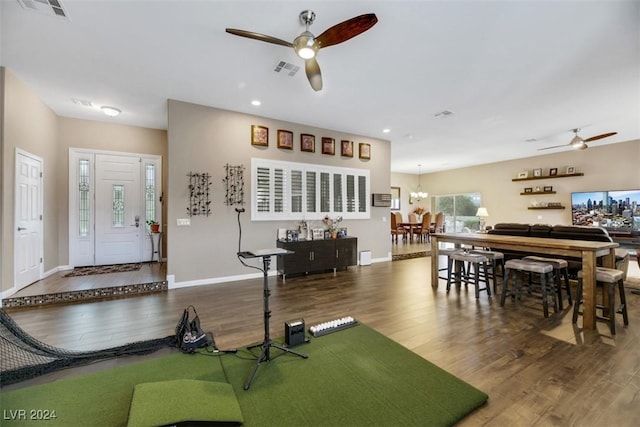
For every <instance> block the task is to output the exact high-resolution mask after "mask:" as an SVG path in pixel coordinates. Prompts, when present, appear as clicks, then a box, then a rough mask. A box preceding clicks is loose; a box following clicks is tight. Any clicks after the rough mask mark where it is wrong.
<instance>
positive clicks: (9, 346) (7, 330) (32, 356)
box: [0, 309, 175, 386]
mask: <svg viewBox="0 0 640 427" xmlns="http://www.w3.org/2000/svg"><path fill="white" fill-rule="evenodd" d="M174 343H175V337H174V336H168V337H165V338H158V339H153V340H148V341H138V342H134V343H129V344H125V345H122V346H119V347H112V348H106V349H102V350H93V351H68V350H64V349H61V348H57V347H53V346H50V345H47V344H45V343H43V342H41V341H38V340H37V339H35V338H33V337H32V336H31V335H29V334H28V333H27V332H25V331H24V330H23V329H22V328H20V327H19V326H18V325H17V324H16V323H15V322H14V321H13V319H12V318H11V317H9V315H8V314H7V313H6V312H5V311H4V310H2V309H0V386H5V385H9V384H14V383H17V382H20V381H24V380H28V379H30V378H35V377H37V376H39V375H43V374H46V373H49V372H53V371H57V370H59V369H64V368H69V367H72V366H80V365H84V364H88V363H91V362H94V361H97V360H102V359H109V358H114V357H121V356H130V355H140V354H147V353H152V352H154V351H157V350H160V349H161V348H163V347H167V346H170V345H172V344H174Z"/></svg>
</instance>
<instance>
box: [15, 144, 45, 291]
mask: <svg viewBox="0 0 640 427" xmlns="http://www.w3.org/2000/svg"><path fill="white" fill-rule="evenodd" d="M15 168H16V169H15V177H16V181H15V182H16V184H15V186H16V188H15V201H14V206H15V227H16V228H15V240H14V260H15V287H16V288H17V290H20V289H22V288H24V287H25V286H27V285H30V284H31V283H33V282H35V281H37V280H40V278H41V277H42V271H43V267H42V266H43V264H42V261H43V260H42V248H43V234H42V233H43V230H42V159H40V158H39V157H37V156H33V155H31V154H29V153H26V152H24V151H17V152H16V163H15Z"/></svg>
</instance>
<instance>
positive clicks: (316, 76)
mask: <svg viewBox="0 0 640 427" xmlns="http://www.w3.org/2000/svg"><path fill="white" fill-rule="evenodd" d="M304 70H305V71H306V72H307V79H309V84H311V87H312V88H313V90H315V91H316V92H318V91H320V90H322V74H321V73H320V65H318V61H316V58H311V59H307V60H306V61H304Z"/></svg>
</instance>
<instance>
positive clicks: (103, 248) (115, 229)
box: [95, 154, 146, 265]
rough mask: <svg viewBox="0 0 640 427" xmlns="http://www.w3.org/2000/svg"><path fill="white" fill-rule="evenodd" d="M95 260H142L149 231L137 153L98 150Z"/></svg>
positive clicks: (100, 263) (113, 262) (126, 261)
mask: <svg viewBox="0 0 640 427" xmlns="http://www.w3.org/2000/svg"><path fill="white" fill-rule="evenodd" d="M95 159H96V168H95V170H96V190H95V191H96V193H95V200H96V209H95V227H96V233H95V236H96V241H95V263H96V265H105V264H123V263H129V262H140V261H142V246H143V242H142V238H143V236H145V235H146V233H145V223H144V211H143V209H142V196H141V185H140V179H141V171H140V168H141V159H140V157H138V156H126V155H111V154H96V158H95Z"/></svg>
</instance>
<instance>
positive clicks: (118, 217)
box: [111, 184, 124, 228]
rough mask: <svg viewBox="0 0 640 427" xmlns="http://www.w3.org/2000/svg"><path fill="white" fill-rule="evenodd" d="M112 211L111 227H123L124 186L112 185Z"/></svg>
mask: <svg viewBox="0 0 640 427" xmlns="http://www.w3.org/2000/svg"><path fill="white" fill-rule="evenodd" d="M112 201H113V211H112V218H113V219H112V222H111V226H112V227H115V228H123V227H124V185H122V184H114V185H113V191H112Z"/></svg>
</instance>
